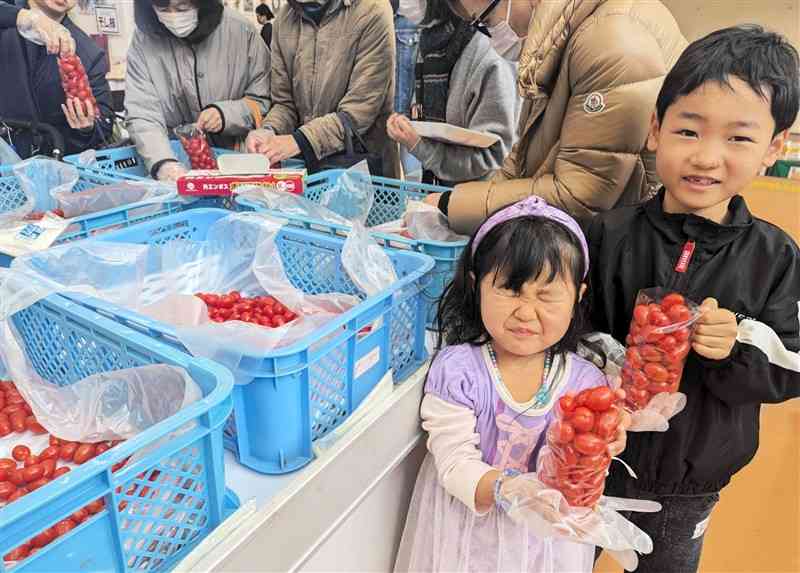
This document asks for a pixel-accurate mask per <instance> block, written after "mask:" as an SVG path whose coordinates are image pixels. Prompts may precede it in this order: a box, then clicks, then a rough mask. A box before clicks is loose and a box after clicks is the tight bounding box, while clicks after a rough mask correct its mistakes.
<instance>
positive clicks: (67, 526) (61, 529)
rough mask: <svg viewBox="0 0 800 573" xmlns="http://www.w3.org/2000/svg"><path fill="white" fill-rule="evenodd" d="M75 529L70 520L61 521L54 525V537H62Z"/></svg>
mask: <svg viewBox="0 0 800 573" xmlns="http://www.w3.org/2000/svg"><path fill="white" fill-rule="evenodd" d="M73 529H75V522H74V521H72V520H71V519H69V518H67V519H62V520H61V521H59V522H58V523H56V525H55V530H56V536H58V537H61V536H62V535H66V534H67V533H69V532H70V531H72V530H73Z"/></svg>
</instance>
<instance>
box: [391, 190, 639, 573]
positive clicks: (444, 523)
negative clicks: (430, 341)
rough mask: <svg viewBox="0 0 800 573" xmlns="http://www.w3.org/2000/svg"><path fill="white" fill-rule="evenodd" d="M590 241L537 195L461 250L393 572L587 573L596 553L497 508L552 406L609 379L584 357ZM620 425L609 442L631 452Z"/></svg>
mask: <svg viewBox="0 0 800 573" xmlns="http://www.w3.org/2000/svg"><path fill="white" fill-rule="evenodd" d="M587 271H588V253H587V246H586V240H585V238H584V236H583V233H582V232H581V230H580V228H579V226H578V224H577V223H576V222H575V221H574V220H573V219H572V218H571V217H569V216H568V215H566V214H565V213H563V212H562V211H559V210H558V209H555V208H553V207H550V206H548V205H547V204H546V203H545V202H544V201H543V200H541V199H539V198H538V197H532V198H530V199H527V200H525V201H523V202H521V203H517V204H516V205H513V206H511V207H508V208H506V209H504V210H502V211H500V212H498V213H496V214H495V215H493V216H492V217H491V218H490V219H489V220H488V221H486V222H485V223H484V224H483V226H482V227H481V228H480V229H478V231H477V233H476V234H475V236H474V237H473V238H472V240H471V241H470V243H469V245H468V246H467V248H466V249H465V251H464V254H463V256H462V258H461V261H460V263H459V268H458V271H457V274H456V277H455V278H454V280H453V282H452V283H451V284H450V286H449V287H448V289H447V291H446V292H445V294H444V297H443V299H442V301H441V303H440V306H439V317H438V319H439V328H440V344H439V346H440V347H441V346H442V344H441V343H442V341H443V342H444V343H445V344H446V346H445V347H444V348H442V349H441V350H440V352H439V353H438V354H437V356H436V357H435V359H434V360H433V364H432V365H431V369H430V372H429V374H428V379H427V382H426V385H425V397H424V399H423V401H422V408H421V414H422V418H423V424H422V426H423V428H424V429H425V430H426V431H427V432H428V434H429V437H428V450H429V452H430V454H429V455H428V456H427V457H426V459H425V461H424V462H423V464H422V468H421V469H420V473H419V476H418V478H417V484H416V488H415V490H414V496H413V499H412V501H411V507H410V509H409V515H408V520H407V522H406V528H405V532H404V534H403V540H402V542H401V546H400V551H399V554H398V559H397V563H396V565H395V569H396V570H397V571H476V572H477V571H481V572H484V571H530V572H534V571H535V572H570V573H576V572H584V571H585V572H590V571H591V570H592V565H593V556H594V547H593V546H591V545H586V544H581V543H574V542H570V541H566V540H561V539H555V538H547V539H538V538H536V537H535V536H533V535H532V534H531V533H529V532H528V530H527V528H526V527H525V526H523V525H518V524H516V523H515V522H513V521H512V520H511V519H510V518H509V517H508V516H507V515H506V514H505V513H504V512H503V510H502V509H500V508H499V507H497V506H496V502H497V501H498V500H499V498H501V497H502V495H503V491H504V489H514V486H515V485H518V484H514V483H513V480H514V479H515V476H516V474H519V473H523V474H524V473H528V472H535V471H536V458H537V455H538V451H539V449H540V448H541V446H542V445H543V443H544V437H545V430H546V429H547V426H548V424H550V423H551V421H552V420H553V419H554V415H555V414H554V404H555V403H556V401H557V399H558V398H559V397H560V396H561V395H563V394H564V393H576V392H579V391H581V390H583V389H584V388H591V387H595V386H600V385H604V384H606V379H605V376H604V375H603V373H602V372H600V370H598V369H597V368H596V367H595V366H594V365H592V364H590V363H589V362H587V361H585V360H583V359H582V358H580V357H578V356H577V355H576V354H575V353H574V351H575V350H576V345H577V338H578V331H579V328H580V323H581V320H580V312H579V307H580V302H581V300H582V298H583V294H584V292H585V290H586V285H585V284H584V283H583V281H584V279H585V277H586V274H587ZM624 442H625V432H624V430H620V433H619V435H618V437H617V440H616V441H615V442H614V443H612V444H611V445H610V446H609V453H610V455H612V456H614V455H616V454H617V453H619V452H620V451H621V450H622V449H623V448H624Z"/></svg>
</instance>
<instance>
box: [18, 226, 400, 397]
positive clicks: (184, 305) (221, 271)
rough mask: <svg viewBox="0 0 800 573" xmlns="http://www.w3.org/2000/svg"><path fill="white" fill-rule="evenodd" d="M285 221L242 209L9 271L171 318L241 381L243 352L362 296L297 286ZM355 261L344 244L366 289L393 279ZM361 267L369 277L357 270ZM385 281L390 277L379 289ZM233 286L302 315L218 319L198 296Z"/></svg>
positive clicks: (265, 347) (313, 326)
mask: <svg viewBox="0 0 800 573" xmlns="http://www.w3.org/2000/svg"><path fill="white" fill-rule="evenodd" d="M281 227H282V224H281V222H280V221H277V220H275V219H272V218H270V217H268V216H265V215H262V214H256V213H242V214H237V215H230V216H228V217H224V218H222V219H220V220H218V221H217V222H215V223H214V224H213V225H212V227H211V228H210V229H209V231H208V235H207V238H206V241H205V242H203V243H198V242H193V241H173V242H170V243H167V244H165V245H150V246H147V245H130V244H119V243H106V242H102V241H100V242H94V241H87V242H79V243H70V244H67V245H62V246H59V247H55V248H53V249H50V250H48V251H47V252H45V253H41V254H39V255H37V256H35V257H34V256H29V257H21V258H19V259H17V260H15V261H14V262H13V263H12V269H14V270H16V271H18V272H20V273H22V275H29V276H32V277H35V278H36V280H37V281H39V282H41V283H43V284H46V285H48V286H49V287H50V288H52V289H54V290H59V291H70V292H78V293H83V294H86V295H89V296H93V297H96V298H100V299H103V300H107V301H109V302H112V303H115V304H117V305H120V306H122V307H126V308H129V309H132V310H134V311H136V312H139V313H141V314H144V315H146V316H150V317H152V318H155V319H158V320H161V321H170V322H172V326H174V327H175V334H176V336H177V338H178V339H179V340H180V341H181V343H183V344H184V346H185V347H186V348H187V349H188V350H189V351H190V352H191V353H192V354H193V355H195V356H202V357H206V358H210V359H212V360H216V361H218V362H220V363H221V364H223V365H225V366H226V367H228V368H229V369H230V370H231V371H232V372H233V374H234V376H235V378H236V382H237V383H240V384H243V383H247V382H250V381H251V380H252V376H250V375H248V374H247V373H246V372H244V371H241V370H240V362H241V359H242V357H243V356H245V355H263V354H264V353H265V352H267V351H269V350H270V349H275V348H279V347H285V346H287V345H290V344H292V343H294V342H297V341H299V340H301V339H302V338H304V337H305V336H307V335H308V334H310V333H311V332H314V331H317V330H318V329H320V328H323V327H325V325H326V324H327V323H328V322H330V321H331V320H332V319H333V318H335V317H336V316H337V315H339V314H341V313H342V312H345V311H347V310H349V309H350V308H352V307H353V306H354V305H355V304H358V302H360V300H361V298H360V297H359V296H355V294H351V293H342V292H330V293H325V294H315V295H312V294H307V293H305V292H303V291H302V290H300V289H299V288H297V287H295V285H293V284H292V282H291V281H290V280H289V278H288V276H287V274H286V272H285V269H284V268H283V261H282V258H281V255H280V250H279V248H278V245H277V244H276V239H277V237H278V234H279V232H280V230H281ZM348 240H350V239H348ZM352 240H353V241H356V240H358V239H356V238H354V239H352ZM370 240H371V239H370ZM346 249H347V250H348V253H356V254H355V255H352V256H356V257H362V256H367V255H363V254H359V253H362V252H363V249H364V247H359V246H358V244H352V243H351V244H350V246H347V247H346ZM367 250H368V249H367ZM369 256H371V255H369ZM350 259H351V255H348V256H344V252H343V256H342V260H341V264H342V266H343V267H344V268H345V270H346V272H348V274H349V276H350V279H351V280H352V282H353V283H354V284H356V285H364V287H365V289H366V290H365V291H364V294H367V295H368V294H370V291H369V289H371V288H373V287H374V288H378V287H379V286H380V285H379V284H378V283H377V282H376V280H378V281H379V280H386V281H389V280H393V279H391V277H390V276H389V272H388V270H386V269H384V270H382V271H381V272H375V271H374V270H373V269H371V268H370V265H369V264H367V265H363V264H362V263H364V262H365V261H366V260H360V261H358V263H359V264H357V265H352V264H350V262H349V261H350ZM387 261H388V264H389V265H390V266H391V261H389V260H388V259H387ZM376 264H377V263H376ZM391 270H392V272H393V268H392V269H391ZM315 272H316V274H317V276H318V277H319V278H320V280H322V279H325V273H332V274H333V276H331V277H328V278H327V279H325V281H324V282H325V283H327V284H331V283H335V282H337V281H336V280H334V277H336V276H338V274H336V273H339V270H338V265H335V264H334V265H329V266H325V267H320V268H317V269H315ZM359 273H368V276H364V277H360V276H359ZM376 277H378V278H377V279H376ZM389 284H391V283H388V282H387V283H384V287H383V288H385V287H386V286H389ZM234 290H235V291H239V292H240V293H241V294H242V295H243V296H249V297H253V296H264V295H271V296H273V297H275V298H277V299H278V300H279V301H280V302H281V303H283V304H284V305H285V306H286V307H288V308H290V309H291V310H293V311H294V312H295V313H297V314H298V315H299V316H298V317H297V319H296V320H294V321H292V322H291V323H289V324H286V325H285V326H281V327H279V328H267V327H263V326H259V325H254V324H250V323H245V322H240V321H232V322H223V323H216V322H213V323H212V322H209V320H208V313H207V310H206V309H205V303H204V302H203V301H200V300H199V299H196V297H194V296H193V295H196V294H198V293H200V292H203V293H229V292H231V291H234ZM332 333H333V331H331V333H328V334H332Z"/></svg>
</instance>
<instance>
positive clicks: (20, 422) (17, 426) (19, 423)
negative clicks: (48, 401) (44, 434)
mask: <svg viewBox="0 0 800 573" xmlns="http://www.w3.org/2000/svg"><path fill="white" fill-rule="evenodd" d="M25 417H26V416H25V411H24V410H20V411H17V412H14V413H13V414H11V415H10V416H9V417H8V419H9V421H10V422H11V429H12V430H14V431H15V432H20V433H21V432H24V431H25Z"/></svg>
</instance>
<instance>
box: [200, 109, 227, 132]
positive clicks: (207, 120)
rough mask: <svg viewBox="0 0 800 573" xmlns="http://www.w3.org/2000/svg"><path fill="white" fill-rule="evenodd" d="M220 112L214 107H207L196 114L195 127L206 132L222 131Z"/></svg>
mask: <svg viewBox="0 0 800 573" xmlns="http://www.w3.org/2000/svg"><path fill="white" fill-rule="evenodd" d="M222 123H223V120H222V114H221V113H220V112H219V110H218V109H217V108H215V107H207V108H206V109H204V110H203V111H201V112H200V115H199V116H197V123H196V125H197V129H200V130H202V131H205V132H206V133H219V132H220V131H222Z"/></svg>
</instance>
